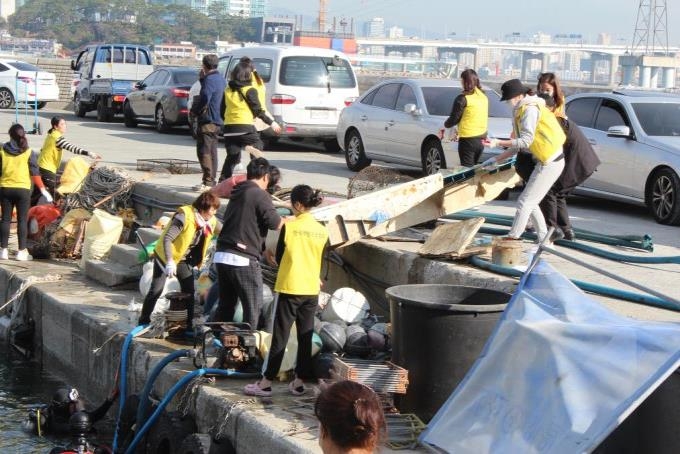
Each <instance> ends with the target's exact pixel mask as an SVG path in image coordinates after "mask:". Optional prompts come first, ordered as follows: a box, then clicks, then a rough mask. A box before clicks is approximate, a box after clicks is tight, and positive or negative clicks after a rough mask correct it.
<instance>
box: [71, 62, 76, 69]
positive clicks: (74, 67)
mask: <svg viewBox="0 0 680 454" xmlns="http://www.w3.org/2000/svg"><path fill="white" fill-rule="evenodd" d="M71 69H72V70H74V71H75V70H76V61H75V60H71Z"/></svg>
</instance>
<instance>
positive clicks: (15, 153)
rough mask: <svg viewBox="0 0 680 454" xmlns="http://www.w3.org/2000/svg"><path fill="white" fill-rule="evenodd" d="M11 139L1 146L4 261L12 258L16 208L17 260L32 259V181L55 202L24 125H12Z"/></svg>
mask: <svg viewBox="0 0 680 454" xmlns="http://www.w3.org/2000/svg"><path fill="white" fill-rule="evenodd" d="M9 138H10V141H9V142H7V143H5V144H4V145H3V146H2V149H0V207H1V209H2V223H0V260H7V259H9V250H8V246H9V229H10V223H11V222H12V211H14V210H15V209H16V213H17V236H18V240H19V241H18V242H19V251H18V252H17V255H16V257H15V258H16V259H17V260H31V259H32V258H33V257H31V256H30V255H29V254H28V249H26V246H27V239H28V209H29V208H30V205H31V183H34V184H35V186H36V187H37V188H39V191H40V192H41V193H42V194H43V195H44V196H45V199H46V200H47V202H48V203H50V202H52V197H51V196H50V193H49V192H47V190H46V189H45V185H44V184H43V182H42V179H41V178H40V172H39V171H38V165H37V163H36V161H35V157H34V156H33V151H32V150H31V149H30V148H29V147H28V139H26V131H25V130H24V127H23V126H21V125H20V124H18V123H17V124H14V125H12V127H11V128H9Z"/></svg>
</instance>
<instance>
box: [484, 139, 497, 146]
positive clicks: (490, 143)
mask: <svg viewBox="0 0 680 454" xmlns="http://www.w3.org/2000/svg"><path fill="white" fill-rule="evenodd" d="M485 145H486V146H487V147H489V148H498V139H488V140H487V142H486V144H485Z"/></svg>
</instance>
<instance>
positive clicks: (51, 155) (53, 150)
mask: <svg viewBox="0 0 680 454" xmlns="http://www.w3.org/2000/svg"><path fill="white" fill-rule="evenodd" d="M62 135H63V134H62V133H61V132H59V131H58V130H57V129H52V131H50V132H49V133H48V134H47V137H45V142H44V143H43V146H42V149H41V150H40V156H38V167H40V168H41V169H45V170H49V171H50V172H52V173H57V170H58V169H59V166H60V165H61V154H62V153H61V148H57V140H59V139H60V138H61V136H62Z"/></svg>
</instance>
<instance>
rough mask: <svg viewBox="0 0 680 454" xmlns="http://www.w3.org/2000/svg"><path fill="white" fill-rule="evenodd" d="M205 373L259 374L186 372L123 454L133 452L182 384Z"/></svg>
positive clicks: (225, 373)
mask: <svg viewBox="0 0 680 454" xmlns="http://www.w3.org/2000/svg"><path fill="white" fill-rule="evenodd" d="M205 374H211V375H222V376H226V377H243V378H251V377H254V376H259V374H251V373H243V372H237V371H234V370H225V369H197V370H194V371H191V372H189V373H188V374H186V375H185V376H184V377H182V378H181V379H180V380H179V381H178V382H177V383H175V384H174V385H173V387H172V388H170V389H169V390H168V392H167V393H166V394H165V396H164V397H163V399H162V400H161V401H160V403H159V404H158V407H156V410H155V411H154V412H153V413H152V414H151V416H150V417H149V419H147V420H146V421H145V422H144V425H143V426H142V428H141V429H139V430H138V431H137V433H136V434H135V438H133V439H132V442H131V443H130V446H128V448H127V450H126V451H125V454H133V453H134V452H135V449H136V448H137V445H138V444H139V442H140V441H141V440H142V438H143V437H144V435H145V434H146V432H148V430H149V429H150V428H151V426H153V425H154V424H155V423H156V420H157V419H158V418H159V417H160V416H161V414H162V413H163V410H164V409H165V407H167V406H168V404H169V403H170V401H171V400H172V398H173V397H174V396H175V394H177V393H178V392H179V391H180V390H181V389H182V388H183V387H184V386H186V385H187V383H189V382H190V381H191V380H193V379H194V378H196V377H200V376H201V375H205ZM139 424H140V421H137V425H139Z"/></svg>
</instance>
